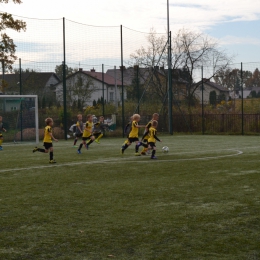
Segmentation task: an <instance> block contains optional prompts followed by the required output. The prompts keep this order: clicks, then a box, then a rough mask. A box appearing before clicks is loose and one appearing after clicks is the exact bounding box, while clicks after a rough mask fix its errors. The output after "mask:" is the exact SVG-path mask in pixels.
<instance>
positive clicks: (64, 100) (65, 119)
mask: <svg viewBox="0 0 260 260" xmlns="http://www.w3.org/2000/svg"><path fill="white" fill-rule="evenodd" d="M65 40H66V38H65V18H64V17H63V73H62V74H63V75H62V76H63V127H64V138H65V140H67V139H68V136H67V134H68V132H67V86H66V46H65Z"/></svg>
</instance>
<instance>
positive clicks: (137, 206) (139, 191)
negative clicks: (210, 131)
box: [0, 135, 260, 260]
mask: <svg viewBox="0 0 260 260" xmlns="http://www.w3.org/2000/svg"><path fill="white" fill-rule="evenodd" d="M161 139H162V141H163V142H162V143H157V148H158V151H157V157H158V160H157V161H155V160H150V158H149V156H142V157H136V156H134V146H133V145H132V146H130V147H129V148H128V149H127V150H126V151H125V154H124V155H123V156H121V155H120V147H121V145H122V143H123V141H124V139H122V138H103V139H101V144H100V145H98V144H96V143H93V144H92V145H91V146H90V149H89V150H86V149H85V148H82V154H81V155H78V154H77V153H76V150H77V149H76V148H73V147H72V142H73V140H71V139H70V140H69V141H66V142H65V141H61V142H58V143H54V157H55V159H56V161H57V162H58V163H57V164H56V165H49V163H48V162H49V156H48V155H47V154H42V153H32V149H33V147H34V146H33V145H28V144H27V145H26V144H8V143H3V151H0V162H1V163H0V165H1V167H0V185H1V189H0V259H25V260H28V259H33V260H34V259H73V260H83V259H108V258H114V259H227V260H230V259H236V260H237V259H260V192H259V191H260V161H259V160H260V140H259V137H257V136H243V137H242V136H192V135H190V136H178V135H176V136H175V135H174V136H161ZM164 145H167V146H168V147H169V148H170V151H169V153H168V154H163V152H162V151H161V148H162V146H164Z"/></svg>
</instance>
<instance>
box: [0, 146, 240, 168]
mask: <svg viewBox="0 0 260 260" xmlns="http://www.w3.org/2000/svg"><path fill="white" fill-rule="evenodd" d="M223 150H227V149H223ZM223 150H219V151H223ZM228 150H231V151H234V152H236V153H235V154H227V155H219V156H208V157H197V158H187V159H185V158H184V159H172V160H167V159H166V160H164V159H159V160H154V161H153V162H178V161H194V160H215V159H219V158H225V157H232V156H238V155H241V154H243V152H242V151H240V150H232V149H228ZM139 158H140V157H139ZM141 158H143V159H146V160H143V159H142V160H137V158H136V160H132V157H131V158H121V159H119V158H115V159H107V160H95V161H88V162H71V163H63V164H51V165H40V166H32V167H26V168H12V169H3V170H0V173H2V172H15V171H25V170H33V169H46V168H55V167H64V166H75V165H82V164H96V163H125V162H126V161H127V162H135V163H151V160H150V158H149V157H141ZM147 159H149V160H147Z"/></svg>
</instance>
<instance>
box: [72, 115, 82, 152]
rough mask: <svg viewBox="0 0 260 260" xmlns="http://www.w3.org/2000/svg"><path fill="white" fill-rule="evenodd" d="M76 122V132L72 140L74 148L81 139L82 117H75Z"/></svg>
mask: <svg viewBox="0 0 260 260" xmlns="http://www.w3.org/2000/svg"><path fill="white" fill-rule="evenodd" d="M77 118H78V121H77V123H76V132H75V139H74V144H73V145H74V147H76V144H77V141H78V138H79V137H82V133H83V122H82V115H81V114H78V115H77Z"/></svg>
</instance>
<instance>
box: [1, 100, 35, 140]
mask: <svg viewBox="0 0 260 260" xmlns="http://www.w3.org/2000/svg"><path fill="white" fill-rule="evenodd" d="M0 116H1V117H2V122H3V127H4V128H5V129H6V130H7V131H6V132H5V133H2V134H3V136H4V140H5V142H15V143H19V142H23V141H30V142H35V143H36V144H38V143H39V123H38V96H37V95H0Z"/></svg>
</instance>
